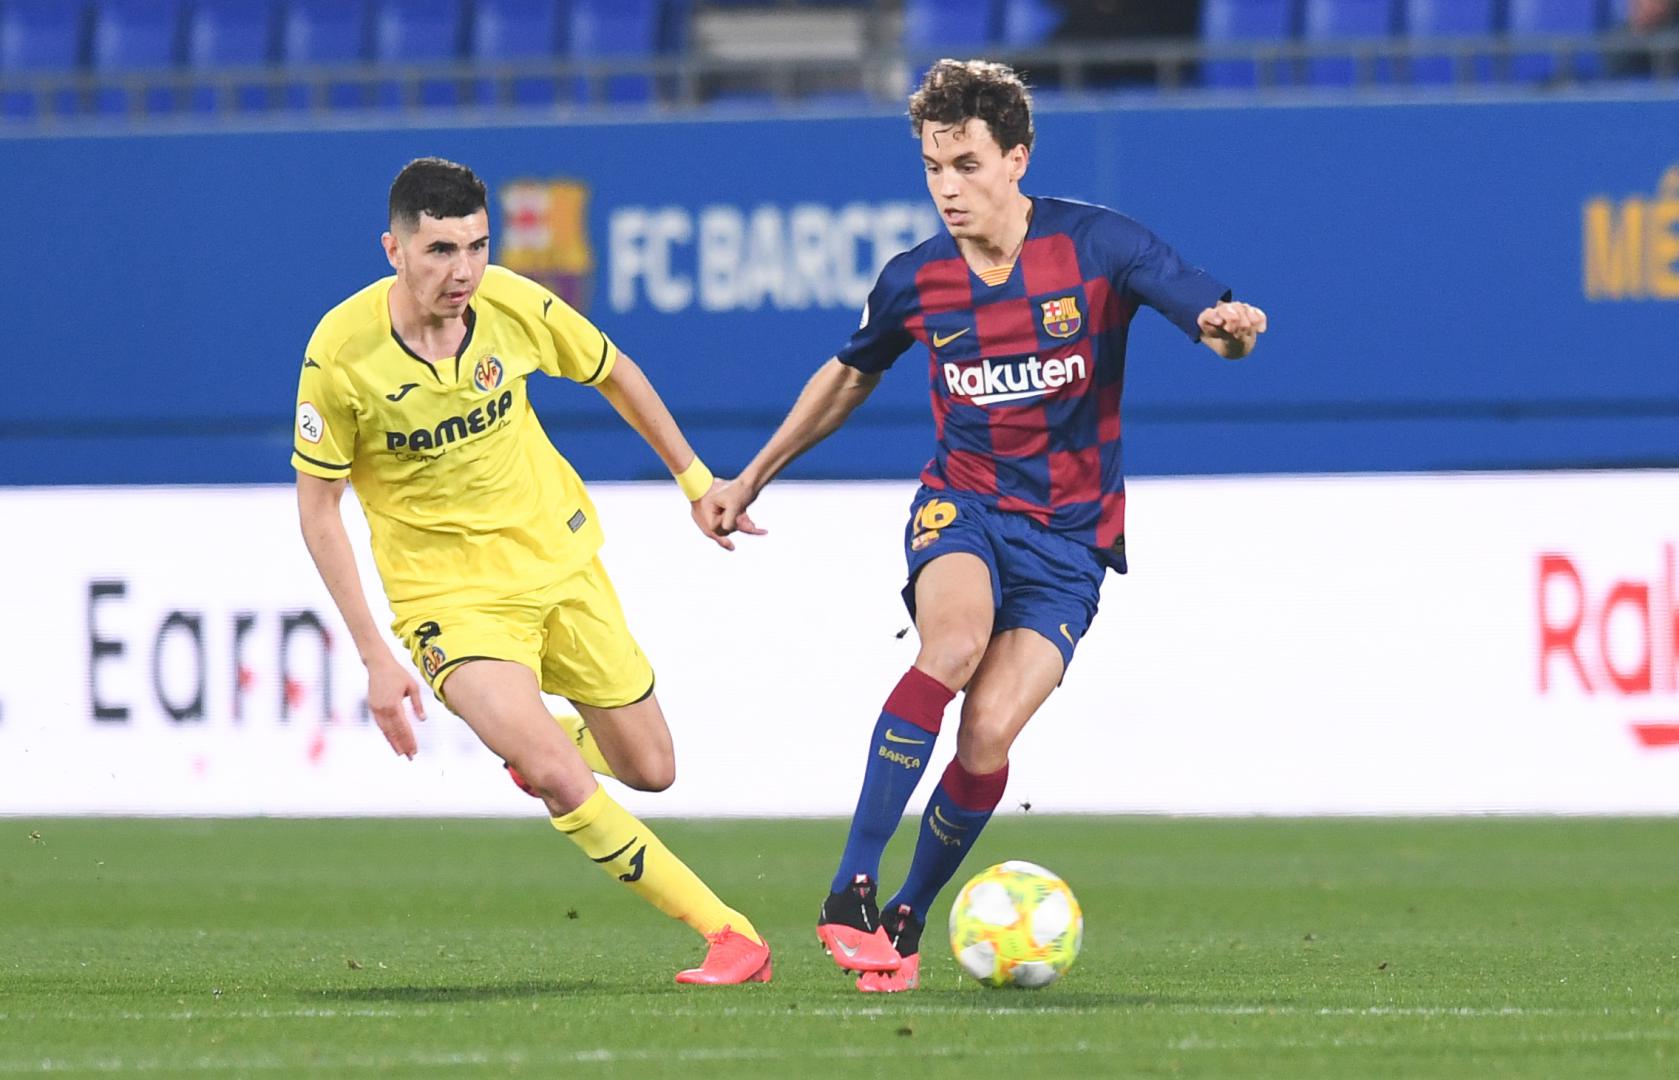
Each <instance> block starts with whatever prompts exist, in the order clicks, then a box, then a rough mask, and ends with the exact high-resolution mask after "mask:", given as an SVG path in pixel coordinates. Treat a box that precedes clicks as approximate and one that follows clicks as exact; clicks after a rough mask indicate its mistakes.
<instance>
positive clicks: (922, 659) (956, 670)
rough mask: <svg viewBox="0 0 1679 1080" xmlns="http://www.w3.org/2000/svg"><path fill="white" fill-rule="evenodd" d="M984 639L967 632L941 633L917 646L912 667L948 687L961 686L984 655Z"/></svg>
mask: <svg viewBox="0 0 1679 1080" xmlns="http://www.w3.org/2000/svg"><path fill="white" fill-rule="evenodd" d="M986 644H987V642H986V639H985V636H984V635H983V634H980V633H975V632H969V631H967V630H956V631H950V632H947V633H941V634H939V635H937V636H935V637H933V638H931V639H928V640H925V641H923V642H922V643H921V652H920V654H919V655H918V656H916V658H915V666H916V667H918V668H920V669H921V670H922V671H924V672H926V673H927V674H928V675H931V676H932V677H933V678H935V679H937V680H938V681H939V682H941V683H943V684H944V685H946V686H950V687H957V688H960V687H963V686H966V685H968V680H969V679H971V678H973V676H974V671H975V670H976V669H977V668H978V667H979V662H980V660H981V659H982V658H983V657H984V656H985V646H986Z"/></svg>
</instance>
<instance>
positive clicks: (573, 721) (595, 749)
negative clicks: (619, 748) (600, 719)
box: [554, 713, 618, 780]
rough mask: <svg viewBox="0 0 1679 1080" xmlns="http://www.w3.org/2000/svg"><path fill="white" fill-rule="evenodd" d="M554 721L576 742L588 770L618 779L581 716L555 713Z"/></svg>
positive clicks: (597, 774) (593, 734) (598, 774)
mask: <svg viewBox="0 0 1679 1080" xmlns="http://www.w3.org/2000/svg"><path fill="white" fill-rule="evenodd" d="M554 722H555V723H556V724H559V725H560V726H561V727H563V728H565V730H566V734H567V735H570V736H571V741H572V742H574V743H576V744H577V750H578V752H579V753H581V754H582V755H583V764H585V765H587V766H589V771H590V772H592V773H594V774H595V775H596V776H610V777H612V779H614V780H616V779H618V775H617V774H616V773H614V772H613V771H612V766H610V765H608V764H607V763H606V757H605V756H604V755H603V754H602V753H601V752H600V744H599V743H597V742H595V733H594V732H592V731H590V730H589V729H588V727H587V726H586V725H585V724H584V723H583V718H582V717H581V716H578V715H577V714H575V713H555V714H554Z"/></svg>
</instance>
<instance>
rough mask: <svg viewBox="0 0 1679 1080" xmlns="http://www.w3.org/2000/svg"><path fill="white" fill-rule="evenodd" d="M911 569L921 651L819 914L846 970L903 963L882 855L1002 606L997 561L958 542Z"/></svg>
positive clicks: (876, 741)
mask: <svg viewBox="0 0 1679 1080" xmlns="http://www.w3.org/2000/svg"><path fill="white" fill-rule="evenodd" d="M918 516H919V515H918ZM924 547H925V545H924ZM911 566H912V572H913V573H914V578H913V581H912V583H911V588H912V589H913V593H912V597H913V603H914V610H915V623H916V630H917V632H918V634H919V636H920V638H921V649H920V651H919V652H918V653H917V655H916V658H915V664H914V666H912V667H911V668H910V669H909V670H908V671H907V672H905V673H904V676H903V677H902V678H901V679H899V680H898V684H897V686H896V687H894V688H893V690H892V693H891V694H890V695H889V696H888V697H887V699H886V704H885V706H884V707H883V708H882V710H881V713H880V716H879V719H877V720H876V722H875V727H874V731H873V732H872V733H871V734H870V738H869V749H868V758H867V762H866V764H865V766H864V770H863V784H862V789H861V790H860V791H859V792H858V796H857V808H856V810H855V811H854V812H853V814H852V817H851V828H850V831H849V833H848V835H847V837H846V842H845V850H844V852H843V853H842V854H841V856H840V863H839V868H838V871H837V872H836V873H835V875H834V878H833V881H832V882H831V883H830V884H829V895H828V898H827V899H826V900H825V901H823V904H822V909H821V912H820V914H819V915H818V916H817V937H818V938H819V939H820V940H821V941H822V944H823V945H824V947H826V948H827V949H828V951H829V953H830V954H831V955H832V956H833V958H834V961H835V963H837V964H839V966H840V967H842V968H845V969H847V970H850V971H886V970H891V969H892V968H894V967H896V966H897V954H896V953H894V952H893V951H892V949H891V943H890V940H889V939H888V937H887V936H886V934H885V933H884V932H883V931H882V929H881V926H880V912H879V909H878V907H877V903H876V899H875V889H876V884H875V883H876V881H877V880H878V878H879V874H880V857H881V854H882V853H883V852H884V851H885V850H886V844H887V842H888V841H889V840H890V839H891V838H892V834H893V832H894V831H896V829H897V827H898V825H899V823H900V822H902V821H903V816H904V808H905V807H906V806H907V805H908V804H909V799H910V796H911V795H912V794H914V792H915V787H916V784H917V783H918V782H919V781H920V780H921V776H922V774H923V773H924V772H925V771H926V768H927V762H928V760H929V759H930V758H931V756H932V750H933V744H934V743H935V742H936V741H937V738H938V734H939V728H940V726H941V725H942V723H943V720H944V710H945V707H946V706H947V705H949V704H950V702H951V699H952V698H954V697H955V695H956V692H957V691H958V690H960V689H961V688H962V687H963V686H964V685H965V684H966V683H967V681H968V679H969V678H970V677H971V676H972V675H973V672H974V669H975V668H976V667H977V666H978V664H979V661H980V657H981V656H983V655H984V653H985V647H986V642H987V641H988V640H989V638H990V636H991V623H992V616H993V612H994V610H995V607H996V602H995V578H994V576H993V573H992V569H991V566H990V564H989V563H988V561H987V560H986V558H984V557H982V556H981V555H980V554H979V553H977V552H976V551H968V550H961V549H954V550H951V551H948V552H946V553H942V554H939V555H937V557H934V558H930V559H928V560H927V561H926V562H924V563H923V564H921V565H919V566H917V565H916V563H915V561H914V559H913V557H912V563H911Z"/></svg>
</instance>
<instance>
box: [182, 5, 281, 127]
mask: <svg viewBox="0 0 1679 1080" xmlns="http://www.w3.org/2000/svg"><path fill="white" fill-rule="evenodd" d="M277 13H278V9H277V8H276V6H275V3H274V0H197V2H196V3H194V4H193V6H192V14H191V15H190V16H189V17H188V20H187V65H188V66H189V67H191V68H192V69H193V70H194V71H195V72H197V73H199V75H200V77H201V79H202V80H203V81H202V83H201V84H200V85H198V86H195V87H193V90H192V107H193V108H194V109H198V110H200V111H203V112H209V111H211V110H213V109H216V108H217V107H218V106H219V107H223V108H233V109H241V110H246V111H251V110H259V111H260V110H263V109H269V108H272V107H273V105H274V101H273V93H272V91H271V89H270V87H269V86H267V85H265V84H263V83H260V82H253V81H251V80H249V79H245V80H241V81H239V82H236V83H232V84H230V85H228V86H225V87H224V86H221V85H219V83H220V82H221V80H220V79H219V77H218V72H219V71H220V70H221V69H224V68H246V69H254V68H258V67H262V66H264V65H266V64H271V63H273V61H274V54H275V45H276V42H275V39H274V31H275V28H276V27H277V25H278V23H277V22H276V20H275V15H276V14H277ZM223 91H226V92H227V93H228V96H229V99H228V100H220V95H221V94H222V93H223Z"/></svg>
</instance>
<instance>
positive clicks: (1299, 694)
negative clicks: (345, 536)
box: [0, 472, 1679, 816]
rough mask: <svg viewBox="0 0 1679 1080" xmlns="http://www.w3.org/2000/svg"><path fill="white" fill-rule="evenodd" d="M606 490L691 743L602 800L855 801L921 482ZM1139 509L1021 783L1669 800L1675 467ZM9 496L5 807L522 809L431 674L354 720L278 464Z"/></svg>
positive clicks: (2, 640) (636, 598)
mask: <svg viewBox="0 0 1679 1080" xmlns="http://www.w3.org/2000/svg"><path fill="white" fill-rule="evenodd" d="M593 490H594V491H595V495H596V501H597V504H598V505H599V508H600V511H601V514H602V518H603V521H604V523H605V525H606V529H607V535H608V541H607V548H606V550H605V552H604V557H605V560H606V563H607V566H608V568H609V569H610V570H611V572H612V574H613V576H614V579H615V581H616V583H617V585H618V588H619V592H620V594H621V596H622V598H623V601H624V604H625V607H626V610H627V611H628V614H629V617H630V623H631V626H632V628H633V629H634V630H635V632H636V634H637V636H638V638H639V639H640V640H641V643H642V645H643V648H644V649H645V650H646V651H647V653H648V654H649V655H650V656H651V657H652V659H653V662H654V666H655V668H656V669H657V672H658V676H659V682H658V692H659V697H660V700H661V702H662V703H663V705H664V708H665V712H666V714H667V716H668V718H669V721H670V725H671V728H672V731H673V733H674V735H675V739H676V745H677V755H678V777H677V782H676V784H675V786H674V787H673V788H671V789H670V790H669V791H667V792H663V793H660V794H656V795H650V794H643V793H625V792H622V791H620V792H619V795H620V797H621V798H622V799H623V800H624V801H625V803H626V804H627V805H629V806H631V807H632V809H634V810H635V811H637V812H638V813H642V814H647V815H652V816H674V815H718V814H727V815H807V814H848V813H849V812H850V810H851V807H852V803H853V800H854V798H855V794H856V785H857V781H858V779H859V776H860V772H861V767H862V755H863V752H864V749H865V740H866V739H867V732H868V731H869V729H870V727H871V726H872V724H873V721H874V718H875V717H876V715H877V714H878V711H879V708H880V705H881V702H882V701H883V700H884V698H885V696H886V694H887V693H888V692H889V691H890V689H891V688H892V686H893V684H894V683H895V682H896V680H897V678H898V677H899V675H901V674H902V672H903V670H904V669H905V668H906V667H907V666H908V665H909V664H910V663H911V662H912V661H913V659H914V656H915V648H916V639H915V635H914V633H913V632H910V633H908V634H906V635H904V636H903V637H899V636H898V634H899V631H902V630H904V629H905V628H906V627H907V626H908V624H909V620H908V618H907V617H906V615H905V614H904V610H903V607H902V604H901V601H900V600H899V598H898V589H899V587H900V585H901V583H902V577H903V562H902V549H901V535H902V527H903V522H904V518H905V512H906V510H907V507H908V501H909V498H910V496H911V493H912V492H913V486H912V485H907V484H901V483H883V484H783V485H777V486H775V487H772V488H771V489H770V490H769V491H768V492H767V493H766V494H765V496H764V497H763V499H762V500H760V503H759V506H758V507H757V509H756V510H755V516H756V517H757V519H758V521H759V523H760V524H762V525H764V526H766V527H767V528H768V529H769V530H770V535H769V536H767V537H763V538H761V539H755V538H743V539H742V541H741V543H740V548H741V550H739V551H737V552H736V553H734V554H732V555H730V554H726V553H724V552H722V551H720V550H718V549H717V548H716V547H714V546H713V545H711V544H710V543H709V542H707V541H706V540H704V539H703V538H701V537H700V536H699V535H698V533H697V532H695V531H694V529H693V527H692V525H691V524H690V522H689V520H688V518H687V514H686V506H685V504H684V503H683V502H682V500H681V498H680V496H679V495H678V494H677V493H676V490H675V488H674V486H673V485H670V484H653V485H634V484H628V485H599V486H596V487H595V488H594V489H593ZM353 501H354V500H353V499H347V500H346V503H345V505H346V517H347V519H348V521H349V524H350V532H351V535H352V537H354V538H356V540H357V541H358V543H360V541H361V540H362V538H363V537H364V535H365V528H364V526H363V525H362V523H361V521H360V518H359V515H358V513H357V511H356V509H355V507H354V506H353ZM1128 506H1129V529H1128V533H1129V538H1128V539H1129V550H1130V556H1131V563H1132V572H1131V573H1130V574H1129V575H1127V576H1125V577H1119V576H1117V575H1109V578H1108V582H1107V585H1106V586H1105V589H1104V593H1103V607H1102V612H1101V614H1100V615H1099V616H1098V618H1097V620H1096V624H1095V626H1094V627H1093V629H1092V631H1091V633H1090V634H1089V636H1088V637H1086V638H1085V640H1084V641H1083V642H1082V643H1081V645H1080V648H1079V653H1078V656H1077V658H1076V659H1075V661H1074V663H1073V665H1072V667H1071V668H1070V669H1069V671H1068V675H1067V678H1066V681H1065V683H1064V685H1063V686H1062V688H1061V689H1060V690H1058V691H1057V692H1056V694H1055V695H1054V696H1053V697H1052V698H1051V699H1050V701H1049V703H1048V704H1047V705H1046V706H1045V707H1044V709H1043V710H1042V712H1041V713H1040V714H1039V716H1038V717H1037V718H1036V719H1035V720H1034V721H1033V722H1032V724H1031V725H1030V726H1029V727H1028V728H1027V730H1026V732H1025V734H1024V735H1023V736H1022V738H1021V740H1020V742H1019V743H1018V744H1017V746H1016V751H1015V754H1014V757H1013V764H1012V770H1011V779H1010V786H1009V793H1008V795H1007V797H1006V800H1005V803H1004V806H1005V808H1009V807H1013V806H1015V805H1016V804H1019V803H1030V804H1031V806H1032V808H1033V809H1034V811H1038V810H1042V811H1047V812H1062V811H1111V812H1150V813H1153V812H1166V813H1231V814H1252V813H1258V814H1318V813H1330V814H1365V813H1480V812H1532V813H1633V812H1636V813H1644V812H1648V813H1679V602H1676V599H1675V597H1676V591H1679V586H1676V584H1675V549H1676V548H1679V474H1676V473H1662V472H1630V473H1573V474H1538V475H1465V476H1358V477H1291V478H1204V479H1171V480H1165V479H1157V480H1149V479H1140V480H1136V481H1134V482H1133V483H1132V484H1131V486H1130V490H1129V499H1128ZM0 519H3V520H4V522H5V528H4V529H3V530H0V555H3V556H4V562H3V565H4V566H5V568H6V569H5V588H4V598H5V599H4V607H3V611H0V813H4V814H12V815H18V814H28V815H46V814H84V813H94V814H118V813H124V814H127V813H137V814H290V815H338V814H392V815H397V814H521V813H531V812H535V810H536V806H535V804H534V803H532V802H531V801H530V800H529V799H528V798H527V797H526V796H524V795H522V794H520V793H519V792H518V791H516V790H515V789H514V788H513V787H512V786H511V785H510V784H509V783H508V782H507V779H506V777H505V775H504V774H503V771H502V769H501V768H500V767H499V765H498V763H497V762H496V760H495V759H494V758H493V757H492V756H491V755H490V754H489V753H488V752H487V751H486V750H484V749H483V748H482V747H481V746H480V745H479V744H478V743H477V742H476V740H475V739H474V738H473V737H472V735H471V733H470V732H469V731H467V729H466V728H465V726H464V725H463V724H461V722H460V721H459V720H458V719H456V718H454V717H452V716H450V715H449V714H448V712H447V711H446V710H445V709H443V708H442V706H441V705H439V704H438V703H437V702H435V701H431V702H430V719H429V720H428V721H427V722H426V723H425V724H423V725H421V726H420V736H421V750H420V753H419V755H418V756H417V757H416V758H415V759H414V760H413V761H407V760H404V759H401V758H398V757H396V756H394V755H393V754H392V753H391V752H390V750H389V749H388V748H387V747H386V745H385V743H384V740H383V739H382V738H381V737H380V736H379V734H378V732H377V730H376V729H375V728H374V727H373V726H372V725H371V723H369V722H368V721H366V719H365V717H364V715H363V709H362V704H361V700H362V695H363V693H364V692H365V683H364V679H363V675H362V671H361V668H360V665H359V663H358V662H357V660H356V657H355V655H354V651H353V650H352V649H350V648H349V642H348V636H347V634H346V633H345V632H344V631H343V630H342V628H341V623H340V621H339V619H338V616H337V614H336V612H335V611H334V610H333V608H332V605H331V602H330V600H329V598H328V597H327V594H326V592H325V590H324V588H323V587H322V586H321V585H320V583H319V581H318V580H317V578H316V577H315V574H314V571H313V568H312V567H311V565H310V563H309V560H308V556H307V554H306V552H305V551H304V549H303V545H302V542H301V540H300V539H299V537H298V531H297V524H296V514H295V509H294V504H293V499H292V494H291V491H290V489H289V488H284V487H277V488H242V489H241V488H149V489H135V488H111V489H85V488H84V489H10V490H3V491H0ZM363 573H364V576H365V578H366V583H367V585H368V587H369V589H370V591H372V592H373V594H374V598H375V600H377V584H376V579H375V578H374V577H373V574H372V568H371V564H370V563H369V562H368V560H367V559H366V558H365V551H363ZM375 610H376V612H377V613H378V615H379V616H380V617H381V618H384V617H385V614H386V613H385V610H384V608H383V605H382V604H379V603H375ZM392 645H393V648H394V649H396V650H397V651H398V652H399V655H403V656H404V657H405V656H406V654H405V653H402V652H401V650H400V646H398V645H397V644H396V642H395V641H394V639H393V641H392ZM956 714H957V707H955V706H953V707H952V710H951V712H950V715H949V717H948V718H947V726H946V735H945V737H944V738H943V739H942V740H941V743H940V750H941V753H939V754H937V755H935V758H934V760H933V761H932V763H931V765H930V768H929V772H930V773H932V774H934V775H936V774H937V772H938V771H939V770H940V769H942V767H943V764H944V761H945V760H947V759H948V757H949V755H950V753H951V752H952V750H953V748H954V745H955V739H954V735H953V732H954V728H955V723H956ZM927 783H929V784H930V781H928V782H927ZM917 807H919V799H918V800H917V802H915V803H913V804H912V809H914V808H917Z"/></svg>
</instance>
